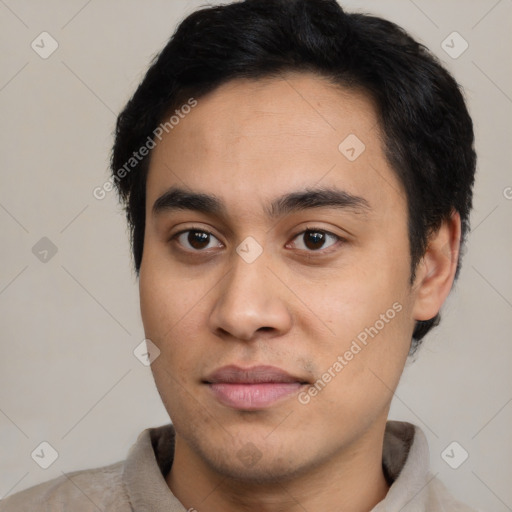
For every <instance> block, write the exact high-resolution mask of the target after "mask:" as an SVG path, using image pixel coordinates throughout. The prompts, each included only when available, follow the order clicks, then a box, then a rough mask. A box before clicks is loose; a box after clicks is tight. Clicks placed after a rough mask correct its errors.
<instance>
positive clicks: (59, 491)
mask: <svg viewBox="0 0 512 512" xmlns="http://www.w3.org/2000/svg"><path fill="white" fill-rule="evenodd" d="M173 456H174V428H173V426H172V425H171V424H168V425H163V426H161V427H157V428H150V429H146V430H144V431H143V432H141V434H140V435H139V437H138V438H137V441H136V443H135V444H134V445H133V446H132V448H131V449H130V451H129V453H128V457H127V458H126V460H124V461H120V462H117V463H115V464H111V465H109V466H104V467H101V468H96V469H88V470H82V471H76V472H73V473H68V474H67V475H63V476H61V477H59V478H56V479H54V480H51V481H49V482H45V483H42V484H39V485H37V486H34V487H31V488H29V489H26V490H24V491H21V492H18V493H16V494H14V495H12V496H10V497H7V498H4V499H3V500H1V501H0V512H107V511H108V512H186V510H187V509H186V508H185V507H184V506H183V505H182V504H181V503H180V502H179V501H178V499H177V498H176V497H175V496H174V495H173V494H172V492H171V490H170V489H169V487H168V486H167V483H166V481H165V475H167V473H168V472H169V470H170V468H171V465H172V461H173ZM382 464H383V468H384V472H385V474H386V477H387V478H388V480H389V481H390V482H393V483H392V485H391V487H390V489H389V491H388V494H387V496H386V498H385V499H384V500H383V501H381V502H380V503H378V504H377V505H376V506H375V507H374V508H373V509H372V510H371V511H370V512H475V511H474V509H471V508H469V507H468V506H466V505H464V504H463V503H460V502H458V501H456V500H455V499H454V498H453V497H452V496H451V495H450V493H449V492H448V490H447V489H446V487H445V486H444V485H443V484H442V483H441V482H440V481H439V480H438V479H437V478H436V477H435V476H434V475H432V474H431V473H430V472H429V450H428V444H427V439H426V437H425V435H424V433H423V432H422V430H421V429H420V428H419V427H417V426H415V425H412V424H411V423H407V422H401V421H388V422H387V425H386V433H385V437H384V449H383V457H382ZM205 512H206V511H205Z"/></svg>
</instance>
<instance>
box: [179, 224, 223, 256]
mask: <svg viewBox="0 0 512 512" xmlns="http://www.w3.org/2000/svg"><path fill="white" fill-rule="evenodd" d="M173 238H176V239H177V240H178V242H179V243H180V245H182V246H184V247H185V248H186V249H190V250H193V251H202V250H204V249H208V248H209V247H208V246H209V244H210V243H211V241H212V240H211V239H212V238H214V239H215V240H217V238H216V237H215V236H214V235H213V234H212V233H210V232H208V231H203V230H201V229H187V230H186V231H182V232H181V233H178V234H177V235H175V236H174V237H173ZM220 245H222V244H220V242H219V244H217V247H219V246H220Z"/></svg>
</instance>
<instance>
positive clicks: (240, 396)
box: [203, 365, 309, 411]
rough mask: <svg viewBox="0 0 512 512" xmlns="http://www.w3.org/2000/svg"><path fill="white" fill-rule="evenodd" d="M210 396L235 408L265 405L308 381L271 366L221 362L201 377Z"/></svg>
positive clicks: (270, 403) (252, 408) (289, 395)
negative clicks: (214, 369)
mask: <svg viewBox="0 0 512 512" xmlns="http://www.w3.org/2000/svg"><path fill="white" fill-rule="evenodd" d="M203 383H204V384H206V385H207V386H208V387H209V389H210V391H211V392H212V394H213V396H214V397H215V398H216V399H217V400H218V401H219V402H220V403H221V404H223V405H225V406H227V407H231V408H233V409H239V410H246V411H248V410H258V409H265V408H267V407H270V406H271V405H273V404H275V403H276V402H279V401H282V400H284V399H286V398H290V397H291V396H293V395H295V394H297V392H298V391H299V390H300V389H301V388H302V387H303V386H306V385H308V384H309V382H307V381H306V380H305V379H304V378H302V377H299V376H294V375H291V374H289V373H288V372H285V371H284V370H282V369H280V368H277V367H274V366H253V367H251V368H241V367H239V366H234V365H231V366H224V367H222V368H220V369H218V370H216V371H215V372H213V373H212V374H211V375H210V376H208V377H207V378H206V379H205V380H204V381H203Z"/></svg>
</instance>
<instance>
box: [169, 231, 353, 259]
mask: <svg viewBox="0 0 512 512" xmlns="http://www.w3.org/2000/svg"><path fill="white" fill-rule="evenodd" d="M192 231H195V232H197V233H205V234H207V235H210V236H212V237H214V238H217V237H216V236H215V235H214V234H213V233H212V232H211V231H208V230H207V229H203V228H196V227H190V228H188V229H184V230H183V231H180V232H178V233H176V234H174V235H173V236H172V237H171V239H170V241H171V242H173V241H175V240H177V239H178V238H179V237H180V236H181V235H183V234H184V233H189V232H192ZM305 233H322V234H324V235H327V236H331V237H334V238H335V239H336V242H335V243H334V244H332V245H331V246H329V247H328V248H327V249H323V250H322V249H318V250H307V249H299V251H303V252H307V253H311V254H320V255H325V254H330V253H331V252H332V251H331V250H330V249H332V248H333V247H335V246H337V245H340V243H343V242H345V239H344V238H342V237H341V236H339V235H335V234H334V233H331V232H330V231H327V230H325V229H321V228H315V227H307V228H306V229H303V230H302V231H299V232H298V233H296V234H295V235H294V236H293V237H292V240H295V239H296V238H297V237H298V236H299V235H303V234H305ZM185 251H186V252H190V253H198V254H199V253H201V252H207V249H185Z"/></svg>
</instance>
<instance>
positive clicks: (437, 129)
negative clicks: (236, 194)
mask: <svg viewBox="0 0 512 512" xmlns="http://www.w3.org/2000/svg"><path fill="white" fill-rule="evenodd" d="M285 72H313V73H315V74H317V75H318V76H320V77H322V78H325V79H326V80H328V81H329V82H332V83H333V84H335V85H338V86H342V87H345V88H349V89H354V90H359V91H363V92H364V93H366V94H367V95H368V96H369V97H370V98H371V99H373V100H374V102H375V104H376V107H377V110H378V111H377V114H378V118H379V124H380V128H381V132H382V134H383V137H384V143H385V154H386V158H387V160H388V161H389V163H390V165H391V167H392V169H393V170H394V171H395V172H396V174H397V176H398V178H399V180H400V182H401V183H402V185H403V187H404V189H405V192H406V196H407V205H408V229H409V245H410V255H411V262H412V267H411V282H412V279H413V278H414V275H415V270H416V267H417V264H418V262H419V261H420V259H421V257H422V256H423V255H424V253H425V250H426V248H427V244H428V239H429V236H430V235H431V234H432V233H434V232H435V231H436V230H437V229H438V228H439V227H440V226H441V223H442V221H443V220H445V219H448V218H449V217H450V215H451V214H452V213H453V212H458V213H459V214H460V217H461V223H462V238H461V249H462V247H463V244H464V241H465V235H466V234H467V232H468V230H469V213H470V210H471V207H472V188H473V184H474V175H475V168H476V154H475V151H474V134H473V123H472V120H471V117H470V115H469V113H468V110H467V107H466V104H465V101H464V97H463V94H462V90H461V89H462V88H461V87H460V86H459V85H458V83H457V82H456V81H455V79H454V78H453V77H452V75H451V74H450V73H449V72H448V71H447V70H446V69H445V68H444V67H443V65H442V64H441V63H440V61H439V60H438V59H437V58H436V57H435V56H434V55H433V54H432V53H430V52H429V50H428V49H427V48H426V47H425V46H424V45H422V44H420V43H418V42H417V41H415V40H414V39H413V38H412V37H411V36H410V35H409V34H408V33H407V32H406V31H405V30H404V29H402V28H401V27H399V26H398V25H396V24H394V23H392V22H390V21H388V20H385V19H382V18H379V17H376V16H372V15H367V14H361V13H346V12H345V11H344V10H343V9H342V7H341V6H340V5H339V4H338V3H337V2H336V1H335V0H244V1H241V2H235V3H231V4H227V5H218V6H208V7H203V8H201V9H199V10H197V11H195V12H193V13H192V14H190V15H189V16H188V17H186V18H185V19H184V20H183V21H182V22H181V24H180V25H179V26H178V28H177V29H176V31H175V33H174V34H173V36H172V37H171V38H170V40H169V42H168V43H167V45H166V46H165V47H164V48H163V50H162V51H161V52H160V53H159V55H157V56H156V57H155V58H154V59H153V61H152V63H151V65H150V67H149V70H148V71H147V73H146V75H145V77H144V79H143V80H142V82H141V83H140V85H139V86H138V88H137V90H136V92H135V93H134V95H133V97H132V98H131V99H130V100H129V102H128V103H127V105H126V106H125V108H124V109H123V111H122V112H121V113H120V115H119V117H118V119H117V125H116V132H115V142H114V146H113V150H112V158H111V171H112V178H113V179H114V182H115V184H116V187H117V190H118V193H119V196H120V199H121V201H122V202H123V204H124V206H125V210H126V215H127V220H128V224H129V227H130V233H131V244H132V250H133V257H134V263H135V270H136V272H137V275H138V273H139V269H140V264H141V261H142V252H143V244H144V229H145V204H146V178H147V172H148V168H149V161H150V156H151V153H150V152H149V154H148V155H147V156H145V157H144V158H141V157H140V156H139V157H138V159H137V160H136V161H135V160H134V159H133V155H134V152H137V150H138V149H139V148H141V147H143V146H144V145H146V144H147V141H149V142H151V141H154V139H155V129H156V128H157V127H158V126H159V125H160V124H161V123H162V122H164V121H165V120H166V119H168V116H169V115H170V113H172V111H173V109H176V108H177V107H179V106H180V105H183V104H185V103H186V102H187V99H190V98H192V97H193V98H195V99H198V98H200V97H201V96H204V95H205V94H207V93H209V92H211V91H213V90H214V89H216V88H217V87H219V86H220V85H222V84H224V83H226V82H228V81H230V80H233V79H237V78H246V79H252V80H258V79H263V78H273V77H279V76H281V75H282V74H283V73H285ZM156 133H158V132H156ZM130 159H132V160H130ZM128 161H131V163H133V165H130V168H127V165H126V164H127V162H128ZM461 255H462V251H461V254H460V255H459V261H458V262H457V272H456V277H457V276H458V273H459V270H460V262H461ZM439 320H440V317H439V315H436V316H435V317H434V318H432V319H430V320H427V321H419V322H417V324H416V326H415V329H414V334H413V339H412V343H411V353H413V352H414V351H415V350H416V348H417V346H418V345H419V342H420V340H421V339H422V338H423V337H424V336H425V334H426V333H427V332H428V331H429V330H430V329H431V328H432V327H433V326H434V325H437V324H438V323H439Z"/></svg>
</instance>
